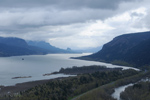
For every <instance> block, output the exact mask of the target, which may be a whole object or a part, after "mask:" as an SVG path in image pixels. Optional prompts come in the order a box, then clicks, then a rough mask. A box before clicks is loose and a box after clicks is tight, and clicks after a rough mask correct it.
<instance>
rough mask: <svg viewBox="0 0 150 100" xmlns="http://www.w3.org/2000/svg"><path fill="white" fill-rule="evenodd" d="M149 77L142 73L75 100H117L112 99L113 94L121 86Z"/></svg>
mask: <svg viewBox="0 0 150 100" xmlns="http://www.w3.org/2000/svg"><path fill="white" fill-rule="evenodd" d="M149 75H150V72H140V73H139V74H136V75H133V76H130V77H125V78H122V79H119V80H117V81H114V82H111V83H109V84H105V85H103V86H100V87H98V88H96V89H93V90H91V91H88V92H87V93H84V94H83V95H80V96H78V97H76V98H75V99H74V100H115V99H114V98H112V97H111V94H112V93H113V92H114V89H115V88H117V87H119V86H123V85H127V84H129V83H135V82H137V81H139V80H141V79H142V78H143V77H147V76H149ZM124 100H128V99H124ZM130 100H134V99H130ZM135 100H136V99H135ZM139 100H143V99H139ZM147 100H149V99H147Z"/></svg>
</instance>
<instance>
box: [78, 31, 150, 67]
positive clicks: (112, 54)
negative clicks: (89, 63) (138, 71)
mask: <svg viewBox="0 0 150 100" xmlns="http://www.w3.org/2000/svg"><path fill="white" fill-rule="evenodd" d="M80 59H87V60H96V61H103V62H109V63H115V64H117V63H118V64H119V63H128V64H130V65H132V66H135V67H141V66H145V65H150V32H139V33H132V34H125V35H120V36H118V37H115V38H114V39H113V40H112V41H110V42H109V43H106V44H105V45H104V46H103V48H102V50H100V51H99V52H97V53H95V54H92V55H89V56H84V57H80Z"/></svg>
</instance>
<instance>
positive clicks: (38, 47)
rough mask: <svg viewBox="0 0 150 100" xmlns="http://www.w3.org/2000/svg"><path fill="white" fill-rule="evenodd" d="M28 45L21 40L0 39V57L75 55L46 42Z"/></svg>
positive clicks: (14, 38)
mask: <svg viewBox="0 0 150 100" xmlns="http://www.w3.org/2000/svg"><path fill="white" fill-rule="evenodd" d="M28 43H29V42H28ZM28 43H27V42H26V41H25V40H24V39H21V38H16V37H0V57H9V56H20V55H39V54H48V53H75V52H73V51H71V50H63V49H59V48H56V47H54V46H51V45H50V44H49V43H46V42H35V41H32V42H30V43H29V44H28Z"/></svg>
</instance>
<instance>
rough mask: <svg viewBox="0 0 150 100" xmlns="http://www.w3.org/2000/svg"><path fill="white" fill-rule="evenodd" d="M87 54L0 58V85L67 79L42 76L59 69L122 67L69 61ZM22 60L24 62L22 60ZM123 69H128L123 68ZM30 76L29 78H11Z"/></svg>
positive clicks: (60, 75)
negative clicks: (88, 66) (98, 66)
mask: <svg viewBox="0 0 150 100" xmlns="http://www.w3.org/2000/svg"><path fill="white" fill-rule="evenodd" d="M84 55H87V54H48V55H30V56H13V57H0V85H4V86H8V85H15V84H16V83H22V82H28V81H35V80H43V79H52V78H57V77H67V75H62V74H58V75H50V76H43V74H46V73H51V72H54V71H59V69H60V68H62V67H63V68H67V67H72V66H78V67H80V66H83V65H105V66H107V67H111V68H114V67H122V66H117V65H112V64H106V63H101V62H95V61H84V60H78V59H70V57H79V56H84ZM22 59H24V60H22ZM123 68H124V69H127V68H130V67H123ZM19 76H32V77H31V78H18V79H12V77H19Z"/></svg>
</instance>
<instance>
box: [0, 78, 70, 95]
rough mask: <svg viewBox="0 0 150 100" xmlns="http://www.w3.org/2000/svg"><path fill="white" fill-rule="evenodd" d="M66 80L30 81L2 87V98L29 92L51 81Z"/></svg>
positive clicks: (0, 93) (0, 92)
mask: <svg viewBox="0 0 150 100" xmlns="http://www.w3.org/2000/svg"><path fill="white" fill-rule="evenodd" d="M69 77H70V76H69ZM64 78H67V77H58V78H54V79H45V80H37V81H29V82H23V83H17V84H15V85H12V86H0V96H3V95H11V94H14V93H19V92H20V91H25V90H28V89H30V88H32V87H35V86H38V85H42V84H45V83H47V82H49V81H53V80H59V79H60V80H61V79H64Z"/></svg>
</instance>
